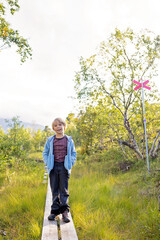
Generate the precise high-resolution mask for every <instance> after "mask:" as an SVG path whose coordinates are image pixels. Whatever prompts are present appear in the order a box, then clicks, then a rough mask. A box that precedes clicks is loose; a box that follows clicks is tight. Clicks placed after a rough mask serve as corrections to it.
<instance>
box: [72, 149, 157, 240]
mask: <svg viewBox="0 0 160 240" xmlns="http://www.w3.org/2000/svg"><path fill="white" fill-rule="evenodd" d="M110 156H111V155H110ZM117 157H118V155H116V157H115V158H114V156H112V158H111V159H107V162H106V161H105V159H104V153H103V157H102V156H101V160H98V159H96V156H94V157H92V156H91V157H90V158H89V159H88V162H87V163H86V160H84V163H82V161H79V162H78V163H77V165H76V166H75V167H74V168H73V170H72V175H71V179H70V205H71V211H72V215H73V218H74V223H75V226H76V230H77V233H78V237H79V239H84V240H99V239H102V240H122V239H123V240H124V239H126V240H135V239H136V240H147V239H154V240H158V239H160V220H159V217H160V213H159V211H158V210H159V204H158V199H157V196H158V194H160V192H159V186H158V183H159V182H160V173H159V171H157V172H156V171H153V172H151V173H150V174H149V175H148V173H147V170H146V166H145V165H144V163H143V162H141V163H136V164H135V165H134V166H133V167H132V168H131V170H130V171H127V172H124V173H123V170H122V171H120V170H119V164H117ZM119 161H122V160H121V158H119ZM109 162H110V163H112V164H110V165H109ZM158 166H159V168H160V164H159V163H158V161H157V162H156V163H155V162H153V163H152V164H151V168H152V169H156V168H158Z"/></svg>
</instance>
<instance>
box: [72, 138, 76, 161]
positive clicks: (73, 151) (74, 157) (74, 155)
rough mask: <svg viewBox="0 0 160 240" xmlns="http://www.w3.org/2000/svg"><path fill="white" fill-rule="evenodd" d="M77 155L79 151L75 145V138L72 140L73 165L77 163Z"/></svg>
mask: <svg viewBox="0 0 160 240" xmlns="http://www.w3.org/2000/svg"><path fill="white" fill-rule="evenodd" d="M76 156H77V153H76V149H75V146H74V142H73V140H72V147H71V161H72V166H73V165H74V164H75V161H76Z"/></svg>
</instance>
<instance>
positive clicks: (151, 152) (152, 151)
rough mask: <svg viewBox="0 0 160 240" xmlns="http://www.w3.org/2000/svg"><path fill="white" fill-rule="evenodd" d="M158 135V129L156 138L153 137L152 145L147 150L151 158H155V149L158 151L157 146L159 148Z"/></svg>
mask: <svg viewBox="0 0 160 240" xmlns="http://www.w3.org/2000/svg"><path fill="white" fill-rule="evenodd" d="M159 136H160V131H159V132H158V134H157V136H156V138H155V139H154V142H153V145H152V147H151V150H150V152H149V156H151V157H152V158H155V157H156V156H157V151H158V148H159V145H160V139H159V140H158V138H159ZM157 140H158V143H157V145H156V147H155V144H156V142H157ZM154 147H155V149H154Z"/></svg>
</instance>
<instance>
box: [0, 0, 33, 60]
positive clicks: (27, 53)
mask: <svg viewBox="0 0 160 240" xmlns="http://www.w3.org/2000/svg"><path fill="white" fill-rule="evenodd" d="M19 8H20V7H19V5H18V0H15V1H10V0H7V1H3V0H2V1H1V3H0V51H1V50H3V49H5V48H7V47H11V45H16V46H17V53H18V54H19V55H20V57H21V62H22V63H23V62H25V61H26V59H27V58H31V56H32V49H31V47H30V46H29V44H28V41H27V39H25V38H23V37H22V36H20V34H19V31H18V30H14V29H12V28H11V27H10V24H9V23H8V22H7V21H6V19H5V17H6V12H7V10H8V9H9V11H10V13H11V14H12V15H13V14H14V13H15V12H16V11H18V10H19Z"/></svg>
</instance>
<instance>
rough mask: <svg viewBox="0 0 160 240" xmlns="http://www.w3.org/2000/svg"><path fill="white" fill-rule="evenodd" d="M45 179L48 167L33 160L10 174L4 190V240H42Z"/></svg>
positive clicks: (0, 224) (0, 194)
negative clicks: (45, 171) (45, 169)
mask: <svg viewBox="0 0 160 240" xmlns="http://www.w3.org/2000/svg"><path fill="white" fill-rule="evenodd" d="M43 176H44V165H43V164H42V163H40V162H36V161H34V160H31V159H30V160H29V162H28V161H26V162H25V163H24V162H23V163H22V162H18V163H15V165H14V167H13V168H12V169H8V170H7V172H6V173H5V179H3V181H2V182H3V183H2V184H1V188H0V230H1V235H0V239H7V240H9V239H12V240H14V239H15V240H18V239H19V240H23V239H25V240H27V239H28V240H31V239H35V240H36V239H40V237H41V230H42V223H43V214H44V204H45V197H46V187H47V186H46V184H42V181H43ZM4 232H5V233H6V236H3V233H4Z"/></svg>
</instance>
